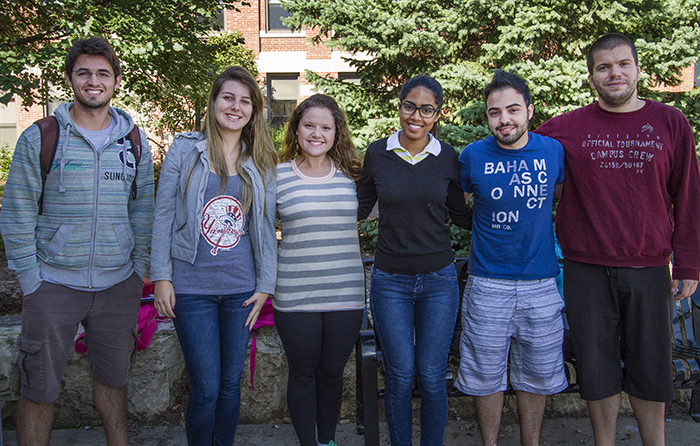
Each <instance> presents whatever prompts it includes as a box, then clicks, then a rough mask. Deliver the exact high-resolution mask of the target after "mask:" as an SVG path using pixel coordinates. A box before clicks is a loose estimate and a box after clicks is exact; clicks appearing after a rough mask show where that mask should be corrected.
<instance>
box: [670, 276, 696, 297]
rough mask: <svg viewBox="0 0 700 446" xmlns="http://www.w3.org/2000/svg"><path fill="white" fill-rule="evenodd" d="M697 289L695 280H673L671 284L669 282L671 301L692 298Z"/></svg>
mask: <svg viewBox="0 0 700 446" xmlns="http://www.w3.org/2000/svg"><path fill="white" fill-rule="evenodd" d="M697 287H698V281H697V280H690V279H683V280H674V281H673V282H671V292H672V293H673V299H674V300H681V299H685V298H686V297H688V296H692V295H693V293H694V292H695V289H696V288H697ZM678 288H680V291H679V290H678Z"/></svg>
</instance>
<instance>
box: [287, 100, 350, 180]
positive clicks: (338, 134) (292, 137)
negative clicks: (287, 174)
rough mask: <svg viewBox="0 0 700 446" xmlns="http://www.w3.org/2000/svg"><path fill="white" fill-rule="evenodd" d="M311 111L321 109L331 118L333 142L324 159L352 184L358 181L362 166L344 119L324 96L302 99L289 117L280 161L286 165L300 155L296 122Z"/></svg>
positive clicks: (336, 105) (338, 110)
mask: <svg viewBox="0 0 700 446" xmlns="http://www.w3.org/2000/svg"><path fill="white" fill-rule="evenodd" d="M311 108H325V109H326V110H328V111H329V112H331V115H332V116H333V121H334V122H335V140H334V141H333V147H331V149H330V150H329V151H328V153H327V156H328V158H330V159H331V160H333V162H334V163H335V165H336V166H338V168H339V169H340V170H341V171H342V172H343V173H344V174H345V175H346V176H347V177H348V178H350V179H351V180H353V181H355V182H356V183H357V182H358V181H359V180H360V178H361V177H362V162H361V161H360V157H359V156H358V154H357V149H356V148H355V144H353V142H352V138H351V136H350V130H349V129H348V121H347V119H346V118H345V113H344V112H343V111H342V110H341V109H340V107H339V106H338V103H337V102H335V99H333V98H332V97H330V96H326V95H325V94H315V95H313V96H311V97H309V98H308V99H305V100H304V101H303V102H302V103H301V104H299V105H298V106H297V108H296V109H294V112H293V113H292V116H291V117H290V118H289V124H288V125H287V133H286V135H285V138H284V150H283V151H282V153H281V154H280V161H290V160H292V159H294V158H298V157H299V156H301V155H302V150H301V147H300V146H299V140H298V139H297V130H298V129H299V122H300V121H301V118H302V117H303V116H304V113H306V111H307V110H309V109H311Z"/></svg>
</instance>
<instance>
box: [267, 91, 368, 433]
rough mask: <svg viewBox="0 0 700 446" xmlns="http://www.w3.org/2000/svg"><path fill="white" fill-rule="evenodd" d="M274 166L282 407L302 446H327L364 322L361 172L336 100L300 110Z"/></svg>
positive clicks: (315, 100)
mask: <svg viewBox="0 0 700 446" xmlns="http://www.w3.org/2000/svg"><path fill="white" fill-rule="evenodd" d="M280 159H281V160H282V162H281V163H280V164H278V165H277V212H278V215H279V218H280V220H281V222H282V242H281V244H280V247H279V252H278V260H277V265H278V266H277V267H278V274H277V287H276V290H275V295H274V297H273V299H272V304H273V306H274V308H275V325H276V326H277V331H278V332H279V335H280V338H281V339H282V344H283V345H284V349H285V352H286V354H287V361H288V363H289V382H288V386H287V404H288V406H289V413H290V415H291V418H292V423H293V424H294V429H295V431H296V433H297V436H298V437H299V442H300V444H301V445H302V446H316V445H317V444H320V445H328V444H331V445H332V444H335V443H334V442H333V440H334V438H335V427H336V424H337V422H338V416H339V413H340V404H341V401H342V395H343V369H344V368H345V363H346V362H347V360H348V357H349V356H350V353H351V352H352V348H353V345H354V344H355V341H356V340H357V335H358V332H359V329H360V324H361V322H362V317H363V313H364V270H363V267H362V259H361V256H360V245H359V238H358V234H357V220H356V215H357V197H356V195H355V190H356V188H355V185H356V182H357V181H358V180H359V178H360V175H361V164H360V160H359V158H358V156H357V150H356V149H355V146H354V145H353V143H352V140H351V139H350V132H349V130H348V126H347V122H346V119H345V114H344V113H343V112H342V111H341V110H340V108H339V107H338V104H337V103H336V102H335V101H334V100H333V98H331V97H329V96H325V95H321V94H317V95H314V96H311V97H310V98H308V99H306V100H305V101H304V102H302V103H301V104H299V106H298V107H297V108H296V110H295V111H294V113H293V114H292V117H291V118H290V121H289V126H288V128H287V135H286V138H285V149H284V151H283V152H282V153H281V155H280ZM317 429H318V438H317V437H316V432H317ZM317 441H318V443H317Z"/></svg>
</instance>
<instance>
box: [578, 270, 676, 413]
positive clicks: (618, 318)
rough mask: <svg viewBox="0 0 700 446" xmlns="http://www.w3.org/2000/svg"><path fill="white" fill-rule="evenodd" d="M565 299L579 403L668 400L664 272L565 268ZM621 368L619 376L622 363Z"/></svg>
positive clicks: (668, 280)
mask: <svg viewBox="0 0 700 446" xmlns="http://www.w3.org/2000/svg"><path fill="white" fill-rule="evenodd" d="M564 296H565V300H566V312H567V316H568V319H569V324H570V325H571V338H572V341H573V349H574V356H575V357H576V360H577V364H578V380H579V383H580V385H581V398H583V399H584V400H589V401H597V400H601V399H604V398H608V397H610V396H613V395H617V394H618V393H620V391H622V390H624V391H625V392H626V393H627V394H628V395H630V396H633V397H636V398H639V399H642V400H647V401H657V402H669V401H672V400H673V378H672V371H671V305H672V302H673V296H672V294H671V277H670V272H669V268H668V267H667V266H660V267H648V268H621V267H607V266H602V265H593V264H587V263H578V262H572V261H569V260H566V261H565V263H564ZM621 361H622V363H624V371H623V367H622V363H621Z"/></svg>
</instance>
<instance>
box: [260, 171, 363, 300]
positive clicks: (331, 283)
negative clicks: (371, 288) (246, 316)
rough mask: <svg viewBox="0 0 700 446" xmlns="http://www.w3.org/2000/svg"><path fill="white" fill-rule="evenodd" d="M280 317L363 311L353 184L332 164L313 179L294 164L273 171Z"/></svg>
mask: <svg viewBox="0 0 700 446" xmlns="http://www.w3.org/2000/svg"><path fill="white" fill-rule="evenodd" d="M277 213H278V215H279V218H280V220H281V222H282V242H281V244H280V247H279V251H278V254H277V288H276V291H275V295H274V297H273V298H272V304H273V306H274V307H275V309H277V310H278V311H343V310H358V309H362V308H364V286H365V282H364V269H363V267H362V259H361V255H360V243H359V237H358V233H357V197H356V195H355V184H354V183H353V182H352V180H350V179H349V178H348V177H346V176H345V175H344V174H343V172H342V171H340V170H338V169H337V168H336V167H335V165H334V164H332V166H331V171H330V173H329V174H328V175H326V176H325V177H320V178H311V177H307V176H306V175H304V174H303V173H302V172H301V171H300V170H299V169H297V167H296V162H295V161H294V160H292V161H289V162H284V163H280V164H278V165H277Z"/></svg>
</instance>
